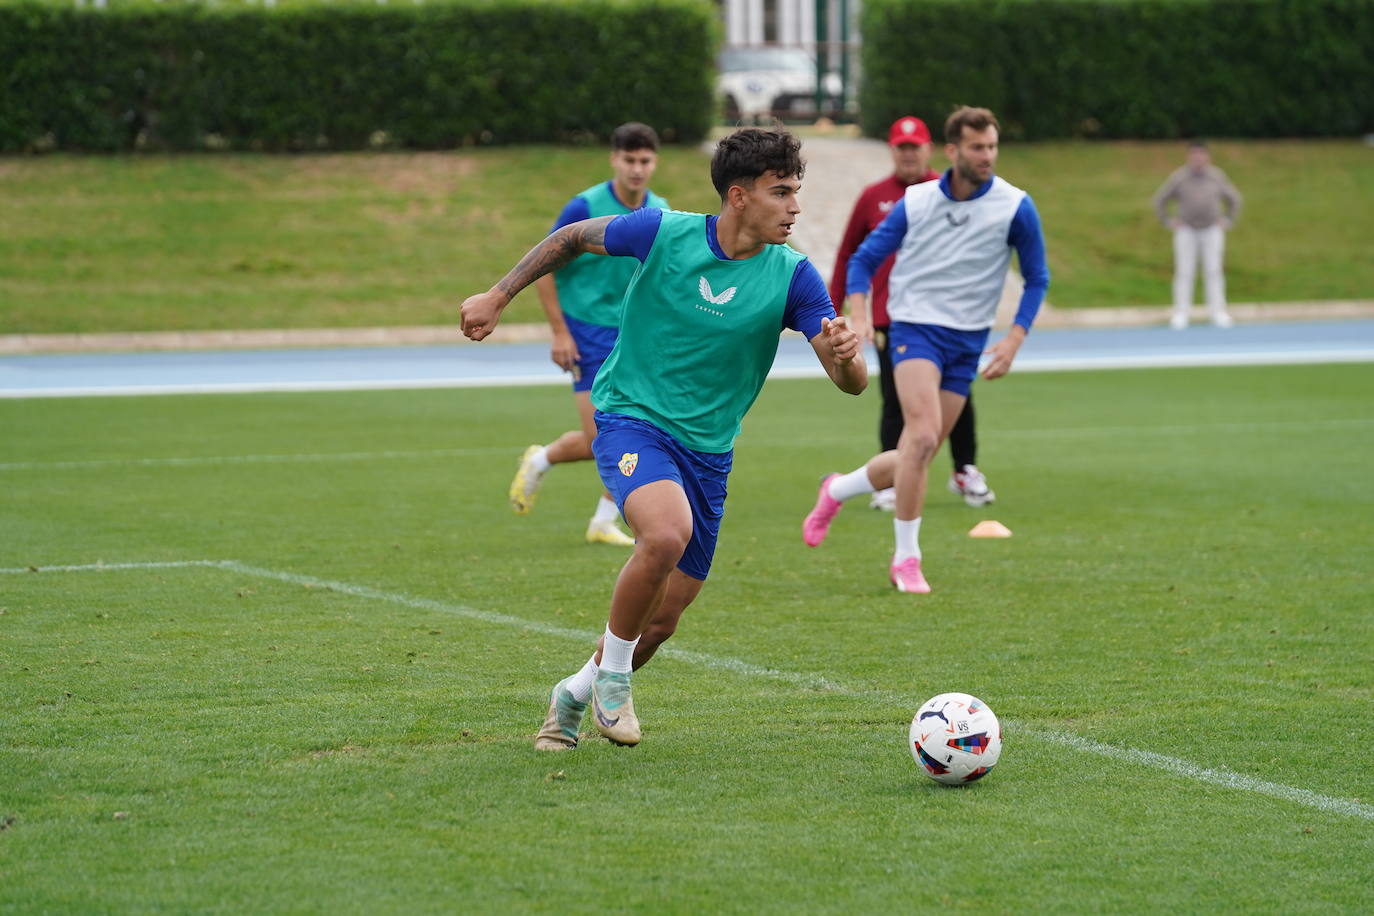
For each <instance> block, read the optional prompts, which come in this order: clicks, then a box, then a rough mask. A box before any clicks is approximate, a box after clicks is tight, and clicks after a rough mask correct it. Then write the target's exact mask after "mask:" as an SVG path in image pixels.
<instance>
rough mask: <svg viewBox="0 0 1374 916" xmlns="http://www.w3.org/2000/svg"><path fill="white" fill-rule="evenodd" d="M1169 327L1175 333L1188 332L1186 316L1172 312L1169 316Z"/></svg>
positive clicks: (1182, 313)
mask: <svg viewBox="0 0 1374 916" xmlns="http://www.w3.org/2000/svg"><path fill="white" fill-rule="evenodd" d="M1169 327H1171V328H1173V329H1174V330H1175V331H1186V330H1188V316H1187V314H1186V313H1184V312H1174V313H1173V314H1172V315H1170V316H1169Z"/></svg>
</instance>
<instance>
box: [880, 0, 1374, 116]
mask: <svg viewBox="0 0 1374 916" xmlns="http://www.w3.org/2000/svg"><path fill="white" fill-rule="evenodd" d="M863 34H864V48H863V65H864V73H865V82H864V85H863V88H862V91H861V101H862V108H863V120H864V127H865V129H866V130H867V131H868V132H869V133H872V134H874V135H878V134H880V133H881V132H883V131H884V130H886V127H887V125H888V124H890V123H891V122H892V121H893V120H894V119H896V118H898V117H900V116H901V115H903V114H908V113H917V114H921V115H922V116H927V117H930V118H934V119H936V121H937V122H938V121H940V120H942V119H943V117H944V115H945V114H946V113H948V112H949V111H950V110H951V109H952V108H953V107H954V106H956V105H959V104H971V105H981V106H985V107H988V108H991V109H992V110H993V111H995V112H996V113H997V115H998V118H999V120H1000V121H1001V122H1002V126H1003V130H1004V132H1005V133H1006V134H1007V135H1009V136H1014V137H1020V138H1024V139H1041V138H1050V137H1074V136H1084V137H1105V138H1123V137H1134V138H1142V139H1147V138H1175V137H1185V136H1195V135H1216V136H1231V137H1292V136H1351V135H1356V134H1360V133H1364V132H1368V131H1371V130H1374V55H1371V54H1370V49H1371V48H1374V0H865V4H864V10H863ZM932 126H934V127H935V128H936V130H937V132H938V129H939V127H938V123H936V124H933V125H932Z"/></svg>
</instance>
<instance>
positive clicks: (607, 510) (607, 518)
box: [592, 496, 620, 525]
mask: <svg viewBox="0 0 1374 916" xmlns="http://www.w3.org/2000/svg"><path fill="white" fill-rule="evenodd" d="M619 514H620V510H619V509H617V508H616V507H615V501H614V500H611V499H608V498H607V497H605V496H602V497H601V499H599V500H598V501H597V503H596V514H595V515H593V516H592V524H593V525H599V524H603V523H605V522H613V521H615V519H616V516H618V515H619Z"/></svg>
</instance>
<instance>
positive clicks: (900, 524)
mask: <svg viewBox="0 0 1374 916" xmlns="http://www.w3.org/2000/svg"><path fill="white" fill-rule="evenodd" d="M892 527H893V530H894V531H896V533H897V552H896V554H895V555H894V556H893V557H892V562H893V563H900V562H902V561H903V560H905V559H906V558H907V557H915V558H916V559H918V560H919V559H920V558H921V520H920V519H919V518H913V519H912V520H911V521H903V520H902V519H900V518H894V519H893V520H892Z"/></svg>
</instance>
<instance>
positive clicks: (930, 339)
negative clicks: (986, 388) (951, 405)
mask: <svg viewBox="0 0 1374 916" xmlns="http://www.w3.org/2000/svg"><path fill="white" fill-rule="evenodd" d="M988 331H989V329H988V328H983V329H982V330H979V331H960V330H957V329H955V328H946V327H943V326H941V325H938V324H911V323H910V322H906V321H894V322H892V328H891V329H890V330H889V331H888V333H887V353H888V356H890V357H891V358H892V368H893V369H894V370H895V369H896V368H897V364H898V363H901V362H905V361H906V360H908V359H928V360H930V361H931V362H932V363H934V364H935V365H936V366H937V367H938V368H939V369H940V387H941V388H942V389H944V390H945V391H952V392H954V393H955V394H962V395H963V396H964V397H968V392H969V387H970V386H971V385H972V384H973V379H974V377H975V376H977V375H978V360H979V358H980V357H982V355H983V350H985V349H986V348H987V344H988Z"/></svg>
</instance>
